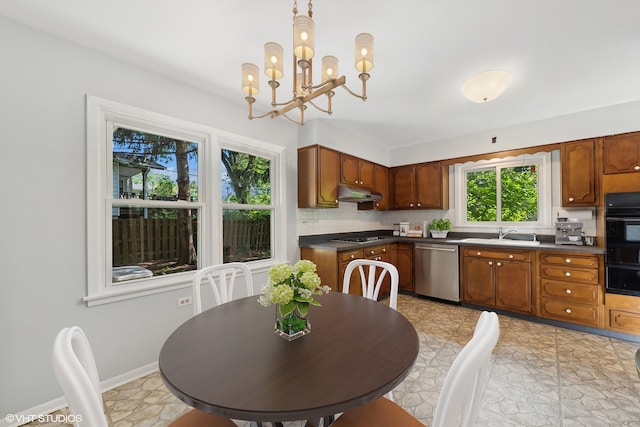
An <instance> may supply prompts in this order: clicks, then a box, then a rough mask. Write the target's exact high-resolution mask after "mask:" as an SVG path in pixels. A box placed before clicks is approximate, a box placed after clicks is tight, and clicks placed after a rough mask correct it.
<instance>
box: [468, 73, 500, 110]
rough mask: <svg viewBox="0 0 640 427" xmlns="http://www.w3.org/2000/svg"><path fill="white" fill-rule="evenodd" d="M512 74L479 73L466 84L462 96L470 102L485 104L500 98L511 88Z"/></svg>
mask: <svg viewBox="0 0 640 427" xmlns="http://www.w3.org/2000/svg"><path fill="white" fill-rule="evenodd" d="M510 82H511V74H509V73H507V72H506V71H502V70H490V71H484V72H482V73H478V74H476V75H475V76H473V77H471V78H470V79H469V80H467V81H466V82H464V84H463V85H462V89H461V90H462V94H463V95H464V96H465V97H466V98H467V99H469V100H470V101H473V102H477V103H485V102H489V101H493V100H494V99H496V98H497V97H499V96H500V95H501V94H502V92H504V90H505V89H506V88H507V86H509V83H510Z"/></svg>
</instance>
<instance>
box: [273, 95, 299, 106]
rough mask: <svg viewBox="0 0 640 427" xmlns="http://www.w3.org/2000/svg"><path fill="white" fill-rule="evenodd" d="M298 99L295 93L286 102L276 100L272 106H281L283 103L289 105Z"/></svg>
mask: <svg viewBox="0 0 640 427" xmlns="http://www.w3.org/2000/svg"><path fill="white" fill-rule="evenodd" d="M297 99H298V97H297V96H295V95H294V96H293V97H291V99H290V100H288V101H286V102H276V103H273V104H271V106H272V107H279V106H282V105H289V104H291V103H292V102H296V100H297Z"/></svg>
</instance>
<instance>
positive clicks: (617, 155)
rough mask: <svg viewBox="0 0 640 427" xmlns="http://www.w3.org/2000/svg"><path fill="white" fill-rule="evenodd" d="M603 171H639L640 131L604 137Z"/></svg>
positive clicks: (607, 172) (609, 172) (608, 172)
mask: <svg viewBox="0 0 640 427" xmlns="http://www.w3.org/2000/svg"><path fill="white" fill-rule="evenodd" d="M603 163H604V173H605V174H612V173H627V172H640V132H633V133H625V134H621V135H614V136H607V137H605V138H604V152H603Z"/></svg>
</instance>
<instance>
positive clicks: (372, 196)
mask: <svg viewBox="0 0 640 427" xmlns="http://www.w3.org/2000/svg"><path fill="white" fill-rule="evenodd" d="M338 200H339V201H341V202H354V203H363V202H372V201H375V200H382V194H381V193H378V192H377V191H369V190H364V189H362V188H355V187H349V186H346V185H340V186H338Z"/></svg>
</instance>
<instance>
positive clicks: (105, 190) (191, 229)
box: [85, 96, 286, 305]
mask: <svg viewBox="0 0 640 427" xmlns="http://www.w3.org/2000/svg"><path fill="white" fill-rule="evenodd" d="M222 147H224V148H222ZM218 155H219V157H218ZM283 158H284V148H283V147H277V146H273V145H271V144H267V143H264V142H262V141H256V140H250V139H248V138H243V137H239V136H237V135H232V134H228V133H225V132H221V131H216V130H214V129H211V128H208V127H206V126H200V125H197V124H193V123H189V122H185V121H182V120H178V119H175V118H171V117H167V116H163V115H160V114H155V113H151V112H148V111H145V110H141V109H137V108H133V107H129V106H126V105H122V104H118V103H114V102H111V101H107V100H103V99H99V98H95V97H91V96H88V97H87V171H88V176H87V203H88V209H87V212H88V215H87V227H88V229H87V234H88V266H87V270H88V283H89V284H88V295H87V297H86V298H85V301H87V303H88V305H95V304H102V303H107V302H112V301H118V300H121V299H126V298H131V297H137V296H142V295H146V294H151V293H156V292H160V291H164V290H169V289H175V288H177V287H185V286H189V285H190V283H191V278H192V275H193V270H196V269H197V268H200V267H202V266H204V265H213V264H220V263H223V262H232V261H243V262H253V263H254V265H256V266H257V267H259V268H262V267H265V266H267V265H268V264H273V263H274V262H275V261H276V260H275V258H276V256H277V255H279V254H282V255H281V256H283V257H284V253H285V251H286V241H284V239H280V241H279V242H276V241H275V239H274V238H273V236H274V235H275V231H276V229H282V230H284V229H285V227H286V218H285V213H284V203H283V201H282V197H281V195H282V194H283V190H282V187H283V184H284V181H285V180H284V170H283V169H284V168H281V165H282V164H283ZM215 177H222V178H221V179H220V178H217V179H216V178H215ZM220 236H222V238H221V237H220ZM261 262H262V263H263V264H265V266H262V265H260V263H261ZM265 268H266V267H265Z"/></svg>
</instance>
